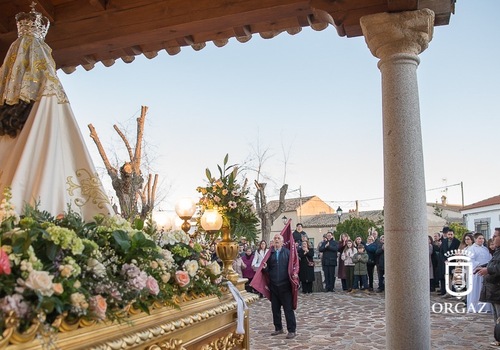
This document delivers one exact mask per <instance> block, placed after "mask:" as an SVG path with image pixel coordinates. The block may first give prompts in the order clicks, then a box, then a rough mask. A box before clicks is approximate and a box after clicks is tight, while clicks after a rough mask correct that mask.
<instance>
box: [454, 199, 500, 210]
mask: <svg viewBox="0 0 500 350" xmlns="http://www.w3.org/2000/svg"><path fill="white" fill-rule="evenodd" d="M497 204H500V196H495V197H491V198H488V199H484V200H482V201H479V202H476V203H472V204H469V205H466V206H465V207H463V208H462V210H468V209H475V208H483V207H489V206H490V205H497Z"/></svg>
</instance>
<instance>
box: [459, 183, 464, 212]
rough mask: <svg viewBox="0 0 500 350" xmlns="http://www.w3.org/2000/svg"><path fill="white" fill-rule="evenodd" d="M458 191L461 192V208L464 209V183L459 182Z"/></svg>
mask: <svg viewBox="0 0 500 350" xmlns="http://www.w3.org/2000/svg"><path fill="white" fill-rule="evenodd" d="M460 189H461V191H462V208H463V207H465V205H464V182H463V181H460Z"/></svg>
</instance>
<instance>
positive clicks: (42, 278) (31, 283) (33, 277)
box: [25, 270, 54, 297]
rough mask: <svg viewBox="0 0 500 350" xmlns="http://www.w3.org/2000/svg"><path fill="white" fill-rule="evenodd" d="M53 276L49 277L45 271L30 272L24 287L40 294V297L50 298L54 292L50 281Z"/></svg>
mask: <svg viewBox="0 0 500 350" xmlns="http://www.w3.org/2000/svg"><path fill="white" fill-rule="evenodd" d="M53 278H54V276H51V275H49V273H48V272H47V271H36V270H33V271H31V272H30V274H29V276H28V279H27V280H26V282H25V285H26V287H28V288H30V289H33V290H34V291H37V292H40V294H41V295H43V296H46V297H50V296H51V295H52V294H53V293H54V290H53V289H52V279H53Z"/></svg>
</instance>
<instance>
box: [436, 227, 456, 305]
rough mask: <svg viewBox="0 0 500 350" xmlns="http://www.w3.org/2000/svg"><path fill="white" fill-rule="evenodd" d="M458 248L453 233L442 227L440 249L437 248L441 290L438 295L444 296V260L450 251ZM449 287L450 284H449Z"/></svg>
mask: <svg viewBox="0 0 500 350" xmlns="http://www.w3.org/2000/svg"><path fill="white" fill-rule="evenodd" d="M459 247H460V240H458V239H457V238H455V232H453V230H452V229H450V228H449V227H443V242H442V243H441V247H440V248H439V255H440V261H439V284H440V285H441V286H440V287H441V289H440V292H439V294H440V295H445V294H446V288H445V273H446V260H447V259H448V257H447V256H446V254H447V253H448V252H450V251H452V250H455V249H458V248H459ZM450 285H451V284H450Z"/></svg>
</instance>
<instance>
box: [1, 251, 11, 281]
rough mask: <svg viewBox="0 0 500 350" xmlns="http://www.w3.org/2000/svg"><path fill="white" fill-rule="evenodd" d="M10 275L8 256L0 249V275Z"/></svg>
mask: <svg viewBox="0 0 500 350" xmlns="http://www.w3.org/2000/svg"><path fill="white" fill-rule="evenodd" d="M10 273H11V269H10V261H9V256H8V255H7V253H6V252H4V251H3V249H1V248H0V275H10Z"/></svg>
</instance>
